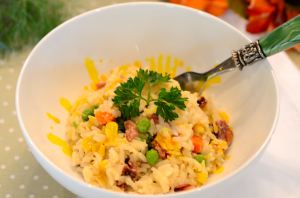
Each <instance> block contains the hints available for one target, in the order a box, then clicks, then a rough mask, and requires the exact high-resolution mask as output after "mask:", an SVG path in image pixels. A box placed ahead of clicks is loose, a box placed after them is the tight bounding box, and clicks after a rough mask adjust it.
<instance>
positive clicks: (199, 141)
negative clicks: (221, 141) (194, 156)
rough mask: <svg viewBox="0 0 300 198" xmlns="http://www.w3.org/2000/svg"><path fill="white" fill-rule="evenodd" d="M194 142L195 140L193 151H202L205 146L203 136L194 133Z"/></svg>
mask: <svg viewBox="0 0 300 198" xmlns="http://www.w3.org/2000/svg"><path fill="white" fill-rule="evenodd" d="M192 142H193V145H194V149H193V152H194V153H200V152H201V151H202V148H203V140H202V137H201V136H198V135H193V137H192Z"/></svg>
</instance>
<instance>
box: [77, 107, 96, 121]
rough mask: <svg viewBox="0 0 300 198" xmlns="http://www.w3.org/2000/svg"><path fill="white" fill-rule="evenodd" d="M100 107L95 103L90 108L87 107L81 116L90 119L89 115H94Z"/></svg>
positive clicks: (83, 118) (84, 119)
mask: <svg viewBox="0 0 300 198" xmlns="http://www.w3.org/2000/svg"><path fill="white" fill-rule="evenodd" d="M97 108H98V105H93V106H91V107H90V108H87V109H85V110H84V111H83V112H82V115H81V118H82V120H83V121H88V120H89V116H94V115H95V114H94V110H95V109H97Z"/></svg>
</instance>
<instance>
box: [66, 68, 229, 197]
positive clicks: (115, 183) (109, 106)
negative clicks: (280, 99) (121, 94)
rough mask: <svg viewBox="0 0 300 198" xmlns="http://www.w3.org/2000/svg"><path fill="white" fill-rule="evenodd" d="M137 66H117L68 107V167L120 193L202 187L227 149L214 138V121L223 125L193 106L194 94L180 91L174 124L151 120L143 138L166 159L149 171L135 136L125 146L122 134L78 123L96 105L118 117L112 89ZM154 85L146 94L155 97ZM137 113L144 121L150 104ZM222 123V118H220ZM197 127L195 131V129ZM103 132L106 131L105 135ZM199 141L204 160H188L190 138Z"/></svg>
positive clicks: (152, 108)
mask: <svg viewBox="0 0 300 198" xmlns="http://www.w3.org/2000/svg"><path fill="white" fill-rule="evenodd" d="M137 69H138V67H136V66H129V67H119V68H116V69H114V70H112V71H111V72H110V73H109V75H108V76H109V77H108V78H107V79H106V80H105V86H104V87H103V88H101V89H95V88H93V87H91V86H88V87H86V88H85V90H84V93H83V94H82V95H81V96H80V97H79V98H78V100H77V101H76V103H75V105H73V107H72V109H71V112H70V116H69V118H68V123H67V131H66V137H67V140H68V143H69V144H70V145H71V147H72V150H73V152H72V165H73V166H74V168H75V169H76V170H77V171H78V172H80V173H81V174H82V175H83V178H84V180H85V181H86V182H88V183H90V184H92V185H95V186H99V187H102V188H107V189H110V190H113V191H126V192H132V193H139V194H160V193H169V192H174V191H180V190H186V189H190V188H194V187H199V186H202V185H203V184H205V183H206V182H207V179H208V176H209V174H212V173H214V172H215V171H216V170H218V169H220V168H221V167H222V164H223V162H224V160H225V157H226V151H227V149H228V143H227V142H226V139H224V138H223V139H222V138H217V137H218V135H217V131H218V129H217V126H216V124H215V122H216V121H217V120H221V119H223V120H224V116H223V117H222V115H221V116H220V114H219V112H218V111H217V110H215V109H214V107H213V105H212V102H211V101H208V103H207V105H206V107H205V109H204V110H202V109H201V108H200V107H199V104H198V103H197V101H198V100H199V98H200V96H199V95H198V94H197V93H190V92H188V91H182V96H183V97H186V98H188V100H187V101H186V102H185V105H186V109H185V110H179V109H176V113H177V114H178V115H179V117H178V118H177V119H175V120H174V121H171V122H169V123H167V122H165V121H164V120H163V119H162V118H161V117H159V123H157V124H155V123H154V121H153V120H151V127H150V129H149V133H151V134H152V135H154V134H156V138H157V139H156V140H157V142H158V143H159V144H160V146H161V147H162V148H163V149H164V150H165V151H166V152H167V153H168V157H167V158H166V159H160V160H159V162H158V163H157V164H155V165H154V166H151V165H149V164H148V163H147V159H146V156H145V153H146V151H147V150H148V145H147V143H146V142H145V141H144V140H142V139H141V138H139V137H137V138H135V139H134V140H132V141H128V140H127V139H126V138H125V136H124V133H121V132H119V133H118V134H117V136H114V135H111V136H110V137H108V136H109V135H108V133H110V131H109V130H113V129H109V128H108V127H106V126H100V124H99V123H98V121H97V119H96V118H95V117H93V116H90V117H89V120H88V121H83V120H82V112H83V111H84V110H85V109H86V108H89V107H91V106H93V105H98V108H96V109H95V113H96V112H97V111H100V110H101V111H105V112H108V113H110V114H112V115H113V117H115V118H116V117H119V116H120V115H121V113H120V111H119V109H118V108H117V107H116V106H114V104H113V101H112V99H113V97H114V96H115V94H114V90H115V89H116V87H117V86H119V85H120V83H121V82H125V81H126V80H127V79H128V78H129V77H133V76H135V74H136V71H137ZM172 86H173V87H174V86H175V87H178V88H180V87H179V84H178V82H176V81H175V80H171V81H170V82H169V83H167V84H164V87H165V88H166V89H169V88H170V87H172ZM160 88H161V87H160V86H157V89H155V90H152V94H153V95H157V94H158V90H160ZM140 110H142V111H143V113H142V114H141V115H140V116H139V117H137V118H135V119H134V121H136V120H139V119H140V118H141V117H150V116H151V115H153V114H154V113H155V111H156V107H155V105H149V106H148V107H147V108H146V105H145V104H141V106H140ZM225 120H226V118H225ZM196 126H197V127H196ZM105 130H106V131H105ZM194 135H198V136H201V137H202V140H203V146H202V151H201V154H202V155H203V156H204V158H205V160H203V161H202V162H198V161H197V160H196V159H194V156H195V153H194V152H193V149H194V145H193V143H192V137H193V136H194ZM128 159H130V161H131V163H134V164H135V168H136V171H137V173H136V176H135V177H132V176H131V175H126V174H124V165H126V163H127V162H126V160H128Z"/></svg>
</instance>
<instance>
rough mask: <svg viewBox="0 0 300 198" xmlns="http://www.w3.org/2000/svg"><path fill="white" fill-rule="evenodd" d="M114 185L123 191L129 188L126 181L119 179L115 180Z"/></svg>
mask: <svg viewBox="0 0 300 198" xmlns="http://www.w3.org/2000/svg"><path fill="white" fill-rule="evenodd" d="M116 186H118V187H119V188H120V189H121V190H123V191H124V192H126V191H127V190H128V188H129V186H128V185H127V184H126V183H124V182H121V181H117V182H116Z"/></svg>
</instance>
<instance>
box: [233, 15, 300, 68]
mask: <svg viewBox="0 0 300 198" xmlns="http://www.w3.org/2000/svg"><path fill="white" fill-rule="evenodd" d="M299 43H300V15H299V16H296V17H294V18H293V19H291V20H289V21H288V22H286V23H284V24H283V25H281V26H279V27H277V28H276V29H275V30H273V31H272V32H270V33H268V34H267V35H265V36H263V37H262V38H260V39H259V40H257V41H255V42H252V43H250V44H248V45H246V46H244V47H243V48H241V49H239V50H237V51H233V52H232V59H233V61H234V63H235V66H236V67H238V68H239V69H241V70H242V69H243V67H244V66H247V65H250V64H252V63H254V62H257V61H259V60H261V59H264V58H266V57H268V56H271V55H273V54H276V53H278V52H281V51H284V50H286V49H288V48H290V47H293V46H295V45H296V44H299Z"/></svg>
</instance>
